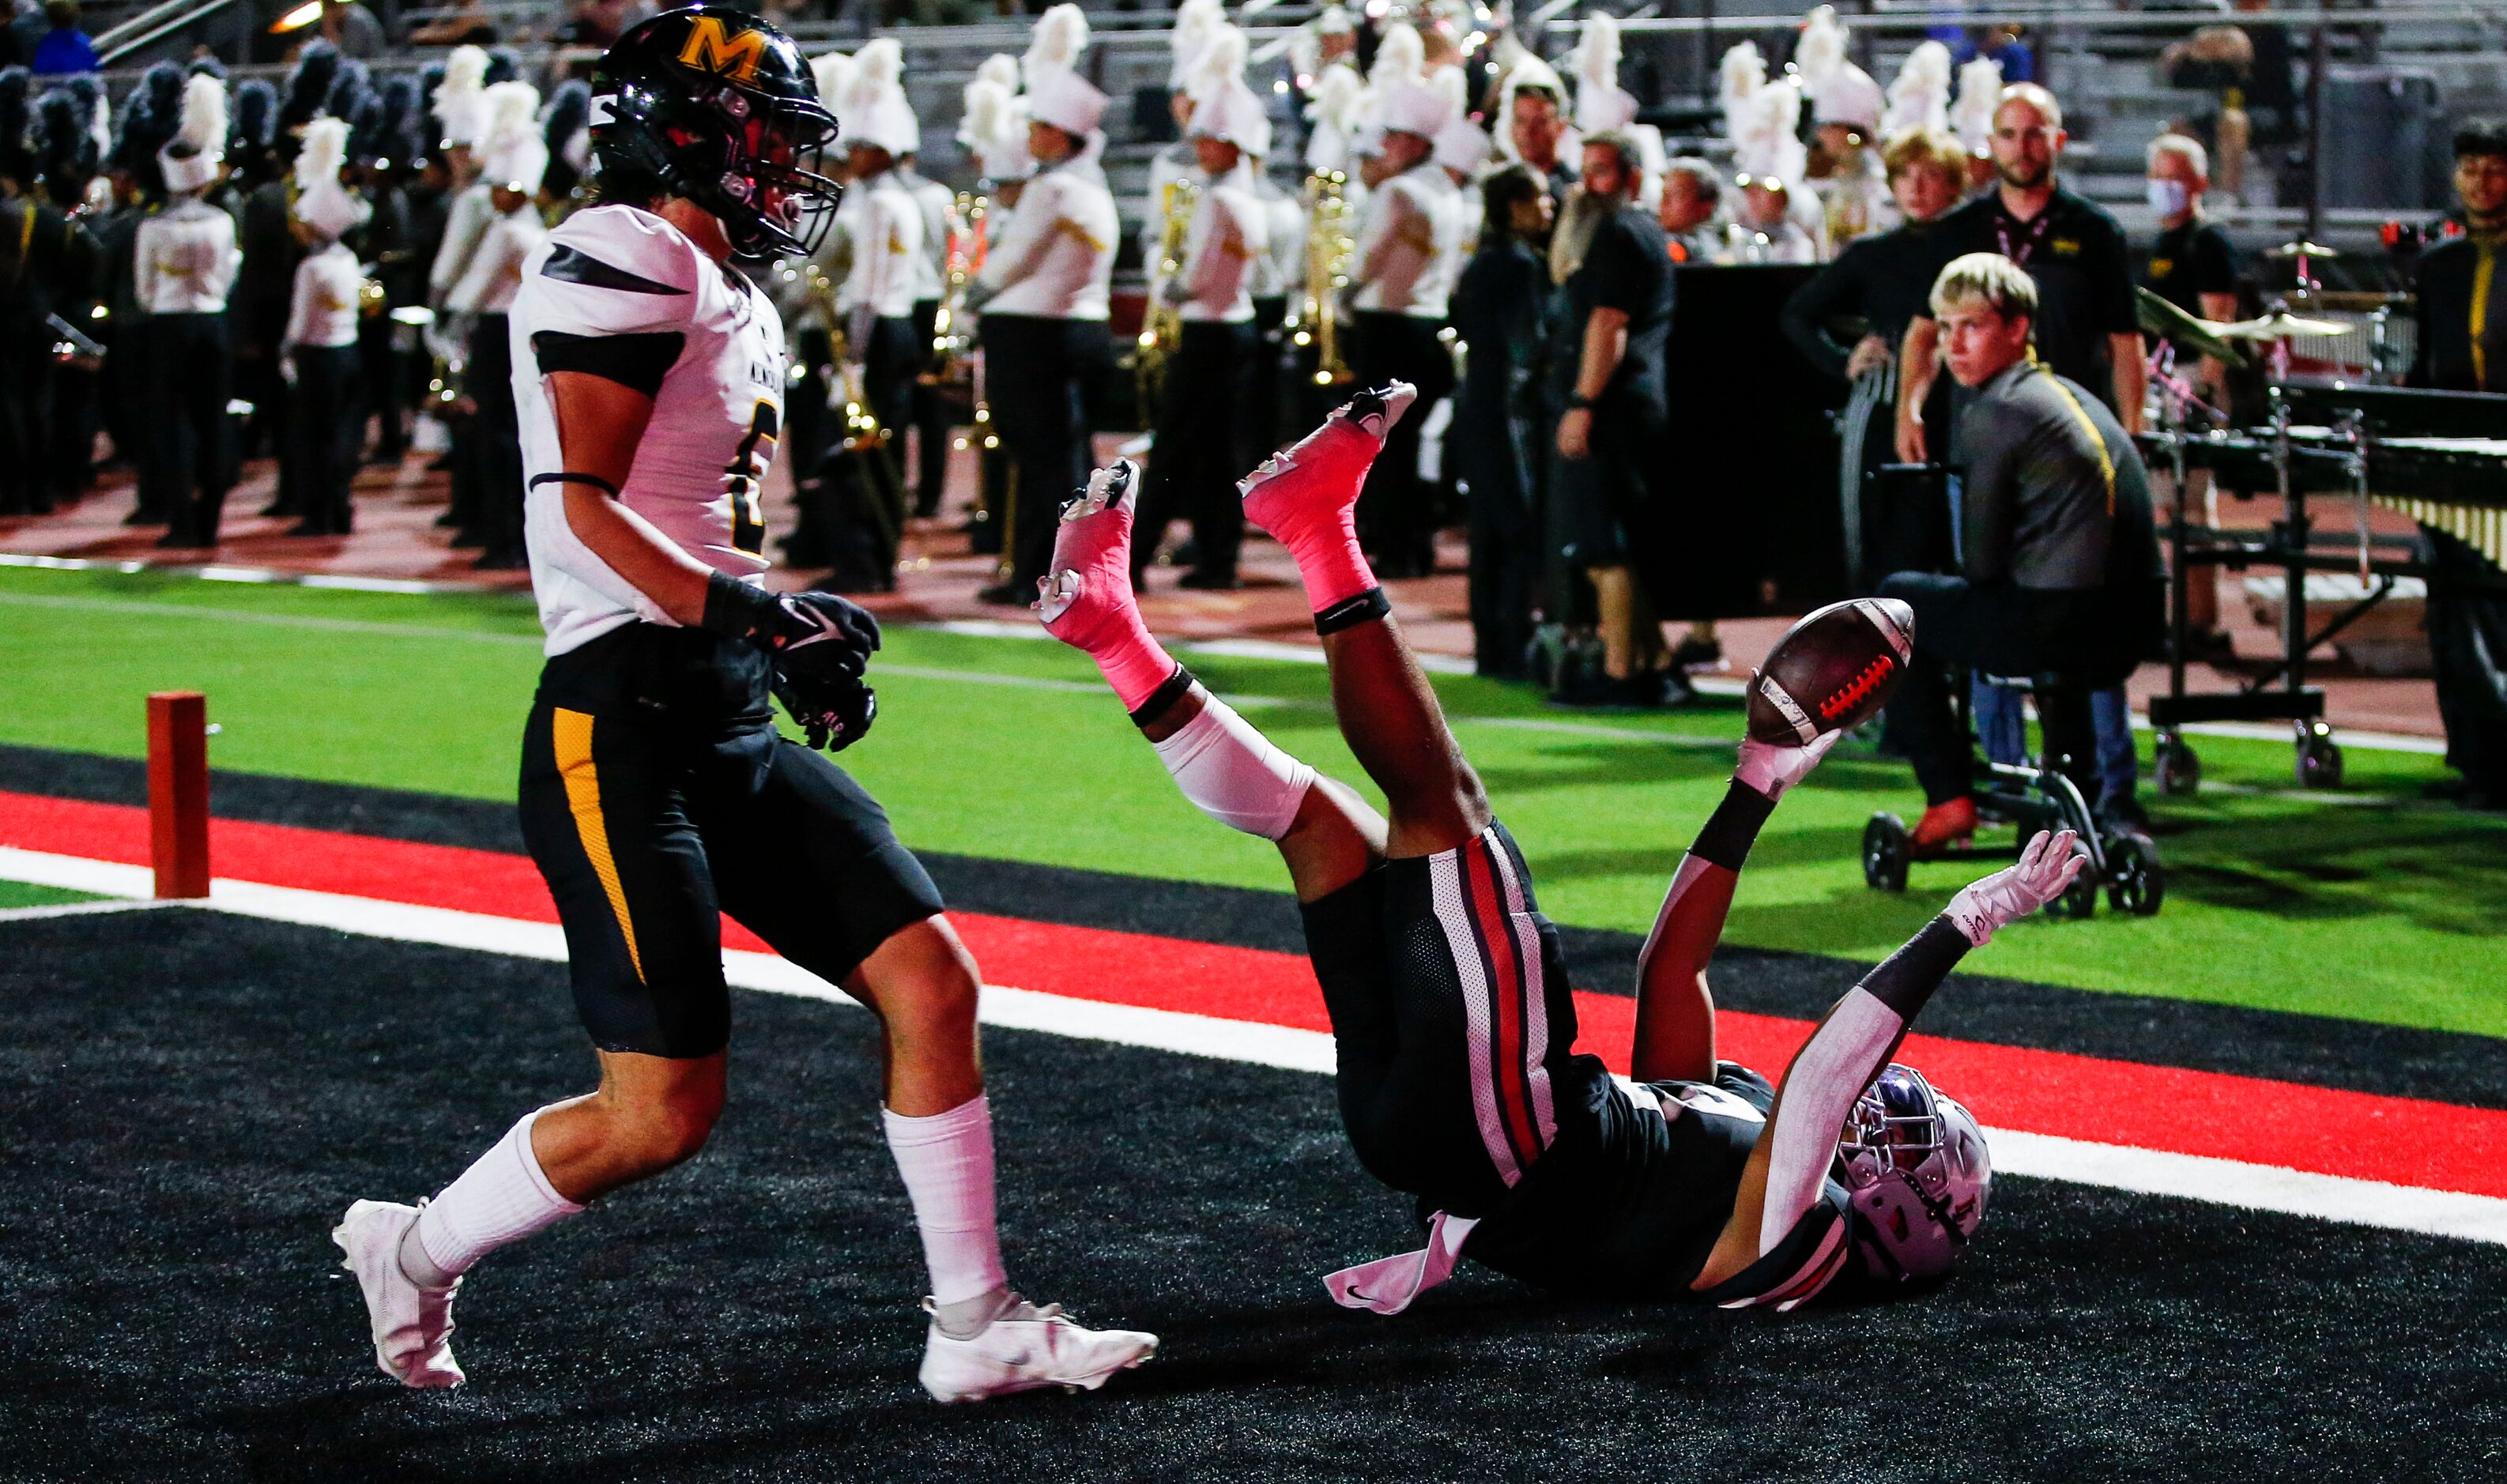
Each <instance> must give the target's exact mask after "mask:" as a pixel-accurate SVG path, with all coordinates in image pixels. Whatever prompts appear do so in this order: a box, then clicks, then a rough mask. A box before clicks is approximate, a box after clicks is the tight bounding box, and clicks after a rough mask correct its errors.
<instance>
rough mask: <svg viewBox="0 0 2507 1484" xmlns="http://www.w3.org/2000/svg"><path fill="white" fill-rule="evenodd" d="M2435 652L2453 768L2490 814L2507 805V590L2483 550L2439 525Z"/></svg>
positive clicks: (2431, 602) (2429, 535)
mask: <svg viewBox="0 0 2507 1484" xmlns="http://www.w3.org/2000/svg"><path fill="white" fill-rule="evenodd" d="M2420 537H2421V539H2422V540H2424V541H2426V542H2427V543H2428V549H2429V565H2430V567H2431V568H2432V570H2431V571H2430V573H2429V585H2428V632H2429V650H2430V654H2431V657H2432V658H2433V659H2434V660H2435V662H2436V666H2437V711H2438V716H2439V717H2440V718H2441V719H2442V720H2444V721H2445V723H2446V762H2447V766H2448V767H2450V768H2452V769H2453V770H2454V771H2455V772H2457V773H2460V774H2462V775H2463V778H2464V781H2465V782H2467V783H2469V784H2470V785H2471V786H2472V788H2473V790H2474V791H2475V792H2476V793H2478V794H2481V795H2484V796H2486V797H2485V799H2484V802H2486V803H2487V804H2488V805H2489V807H2490V808H2493V809H2495V808H2501V807H2507V592H2502V590H2501V589H2500V587H2499V582H2500V577H2499V572H2498V568H2497V567H2495V566H2492V565H2491V564H2490V562H2489V559H2488V558H2487V557H2484V556H2483V555H2482V554H2481V553H2480V551H2479V550H2478V549H2476V548H2474V547H2472V546H2470V545H2468V544H2466V543H2465V542H2463V541H2460V540H2457V539H2456V538H2455V537H2453V536H2451V535H2449V534H2447V533H2446V532H2445V531H2442V530H2438V529H2436V528H2434V527H2432V526H2427V525H2423V526H2421V527H2420Z"/></svg>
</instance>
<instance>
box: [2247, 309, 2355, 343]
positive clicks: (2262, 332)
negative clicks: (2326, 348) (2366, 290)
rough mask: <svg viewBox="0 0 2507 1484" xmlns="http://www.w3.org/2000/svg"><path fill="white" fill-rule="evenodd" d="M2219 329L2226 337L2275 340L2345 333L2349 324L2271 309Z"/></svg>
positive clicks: (2307, 338) (2317, 337) (2309, 338)
mask: <svg viewBox="0 0 2507 1484" xmlns="http://www.w3.org/2000/svg"><path fill="white" fill-rule="evenodd" d="M2218 329H2219V332H2220V334H2221V335H2222V336H2224V337H2226V338H2227V339H2229V340H2250V341H2275V340H2317V339H2320V338H2322V337H2324V336H2327V335H2343V334H2347V333H2348V332H2349V330H2350V327H2349V326H2348V325H2345V324H2343V323H2342V322H2341V321H2339V320H2333V319H2301V318H2299V317H2298V316H2297V315H2295V314H2292V313H2291V312H2290V311H2289V310H2287V309H2274V310H2272V311H2271V313H2269V314H2266V315H2264V316H2263V317H2262V318H2260V319H2241V320H2238V321H2237V322H2236V323H2234V324H2228V325H2221V326H2219V327H2218Z"/></svg>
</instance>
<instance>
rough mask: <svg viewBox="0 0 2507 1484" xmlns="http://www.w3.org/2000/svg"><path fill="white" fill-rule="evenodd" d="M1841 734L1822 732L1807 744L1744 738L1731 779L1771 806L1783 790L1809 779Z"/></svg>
mask: <svg viewBox="0 0 2507 1484" xmlns="http://www.w3.org/2000/svg"><path fill="white" fill-rule="evenodd" d="M1844 735H1845V734H1844V733H1843V732H1842V731H1836V732H1823V733H1821V734H1820V735H1819V736H1818V737H1817V738H1814V739H1813V740H1812V741H1811V742H1809V744H1808V745H1801V744H1798V743H1795V742H1759V741H1757V740H1756V739H1754V738H1750V737H1746V736H1745V737H1743V738H1742V739H1741V763H1740V766H1739V767H1737V768H1734V769H1733V770H1732V777H1733V778H1736V779H1738V780H1739V781H1741V782H1744V783H1747V784H1749V785H1750V786H1751V787H1752V788H1755V789H1757V790H1758V791H1759V792H1761V793H1762V794H1765V795H1766V796H1767V802H1768V803H1770V804H1773V803H1775V802H1776V801H1777V800H1779V799H1782V798H1783V797H1784V796H1785V790H1786V789H1788V788H1791V787H1793V786H1794V785H1795V784H1796V783H1798V782H1800V781H1801V780H1802V779H1804V778H1808V777H1810V771H1811V770H1812V769H1813V768H1816V767H1818V766H1819V760H1820V759H1821V758H1823V757H1826V756H1828V749H1829V748H1831V747H1834V746H1835V745H1836V740H1837V739H1838V738H1840V737H1843V736H1844Z"/></svg>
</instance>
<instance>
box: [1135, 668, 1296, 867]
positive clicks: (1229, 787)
mask: <svg viewBox="0 0 2507 1484" xmlns="http://www.w3.org/2000/svg"><path fill="white" fill-rule="evenodd" d="M1152 745H1154V746H1155V747H1156V748H1157V749H1158V761H1160V762H1162V763H1164V764H1166V765H1167V772H1169V773H1171V774H1173V775H1174V776H1175V780H1176V786H1177V787H1178V788H1181V789H1182V790H1183V796H1184V797H1185V798H1187V799H1190V800H1191V801H1192V802H1193V804H1194V805H1195V806H1196V807H1197V808H1199V809H1200V811H1201V812H1202V813H1203V814H1208V815H1210V817H1212V818H1214V819H1216V820H1217V821H1218V822H1219V823H1221V824H1224V825H1226V826H1227V827H1228V828H1229V829H1236V830H1243V831H1244V832H1245V833H1247V834H1249V835H1259V836H1261V837H1262V838H1263V839H1265V840H1277V839H1279V838H1280V837H1281V836H1283V835H1285V834H1287V833H1288V832H1289V827H1290V825H1292V824H1295V823H1296V822H1297V806H1298V805H1300V804H1302V803H1304V802H1305V798H1306V789H1307V788H1308V787H1309V786H1310V785H1312V784H1313V782H1314V780H1315V770H1314V769H1312V768H1310V767H1308V766H1306V765H1305V764H1304V763H1301V762H1298V761H1297V760H1296V759H1295V758H1293V757H1290V755H1289V754H1288V753H1286V752H1283V751H1281V750H1280V748H1279V747H1278V746H1277V745H1275V744H1274V743H1273V742H1272V741H1271V739H1269V738H1267V737H1265V736H1263V735H1262V734H1261V733H1260V732H1258V731H1256V730H1254V728H1253V723H1251V722H1249V721H1247V720H1246V719H1245V718H1244V717H1242V716H1239V715H1237V714H1236V709H1235V707H1233V706H1229V705H1228V704H1227V703H1226V702H1224V701H1221V700H1219V699H1218V698H1217V697H1216V696H1213V697H1211V698H1209V699H1208V700H1207V701H1206V702H1204V703H1203V705H1202V708H1201V714H1200V715H1198V716H1195V717H1194V718H1193V719H1192V720H1190V721H1187V722H1185V723H1184V724H1183V725H1182V726H1181V727H1179V728H1177V729H1176V732H1175V735H1174V736H1172V737H1169V738H1168V739H1166V740H1165V741H1164V742H1155V743H1152Z"/></svg>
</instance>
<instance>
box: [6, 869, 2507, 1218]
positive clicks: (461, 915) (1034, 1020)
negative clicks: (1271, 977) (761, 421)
mask: <svg viewBox="0 0 2507 1484" xmlns="http://www.w3.org/2000/svg"><path fill="white" fill-rule="evenodd" d="M0 880H9V881H23V882H32V883H35V884H36V885H39V886H48V887H64V888H67V889H70V890H77V891H93V892H98V893H101V894H107V895H120V896H125V897H137V896H141V895H144V894H145V893H146V892H147V891H148V890H149V889H150V887H151V882H152V880H153V878H152V877H151V875H150V873H149V871H148V869H147V868H146V867H144V866H131V865H121V864H117V863H114V862H111V861H100V860H89V859H86V858H84V857H82V856H75V855H57V854H50V853H46V852H42V851H20V850H16V849H12V848H8V847H0ZM205 905H206V906H207V907H208V908H209V909H211V910H213V911H219V912H229V913H234V914H236V916H239V917H249V918H259V919H262V920H264V921H268V922H277V923H300V924H302V925H305V926H309V927H328V928H333V929H336V930H338V931H341V932H353V933H358V934H361V935H363V936H367V937H379V938H390V939H393V940H396V941H399V942H404V943H428V944H435V945H439V946H442V947H446V948H461V949H471V950H475V951H478V952H482V953H491V954H505V955H508V956H511V957H514V958H522V959H541V960H543V961H547V962H552V963H562V962H563V961H564V960H565V934H564V932H563V929H561V928H559V927H558V926H557V925H556V924H555V923H525V922H519V921H516V920H513V919H510V918H497V917H489V916H486V915H483V914H480V913H471V912H454V911H450V910H447V909H445V908H441V907H415V906H410V905H407V904H405V903H399V902H382V901H375V900H372V899H369V898H365V897H354V896H341V895H335V894H333V893H330V892H324V891H304V890H298V889H296V888H294V887H271V886H264V885H261V884H259V883H256V882H239V881H227V880H219V881H216V882H213V883H211V885H210V894H209V899H208V901H207V903H206V904H205ZM722 958H723V973H724V977H725V978H727V979H728V980H729V981H730V982H731V983H733V984H735V985H738V986H740V987H741V988H743V989H748V990H755V991H761V992H764V993H767V994H775V995H798V996H801V997H804V998H809V999H817V1000H823V1001H825V1002H827V1003H830V1004H843V1005H850V1004H853V1003H854V1000H853V999H852V998H851V997H850V996H848V995H846V994H845V993H844V992H843V991H841V990H839V989H837V988H836V987H835V986H833V985H831V984H829V983H827V982H826V981H825V980H823V979H820V978H818V977H817V976H816V975H814V974H811V973H809V972H807V971H806V970H803V969H800V968H797V967H795V966H794V965H792V964H790V963H787V962H785V961H784V960H783V959H780V958H777V957H776V956H774V955H772V954H759V953H747V952H743V951H740V950H726V951H725V952H724V953H723V956H722ZM981 1015H982V1019H983V1021H984V1023H985V1024H986V1025H993V1026H1001V1027H1005V1028H1008V1029H1013V1030H1020V1031H1037V1032H1044V1033H1046V1034H1049V1035H1064V1036H1072V1037H1074V1038H1077V1039H1082V1040H1095V1041H1110V1042H1115V1043H1118V1044H1121V1045H1126V1046H1140V1047H1145V1048H1148V1049H1150V1050H1155V1051H1166V1052H1173V1053H1177V1054H1180V1055H1184V1056H1199V1057H1209V1058H1212V1059H1214V1060H1217V1061H1226V1062H1241V1063H1249V1064H1252V1065H1253V1066H1259V1067H1276V1068H1285V1069H1288V1070H1290V1071H1304V1072H1312V1073H1315V1074H1318V1075H1326V1076H1327V1075H1329V1074H1330V1073H1331V1070H1332V1066H1333V1058H1332V1041H1331V1037H1330V1036H1328V1035H1326V1034H1324V1033H1323V1032H1317V1031H1297V1030H1291V1029H1289V1028H1287V1027H1282V1026H1266V1025H1260V1024H1256V1023H1252V1022H1246V1021H1232V1020H1220V1019H1217V1018H1215V1017H1212V1016H1204V1015H1190V1014H1185V1013H1182V1012H1180V1011H1175V1010H1157V1009H1149V1008H1145V1007H1143V1006H1139V1005H1116V1004H1106V1003H1103V1002H1100V1001H1097V1000H1088V999H1074V998H1072V997H1070V996H1067V995H1046V994H1040V993H1037V992H1035V991H1033V990H1021V989H1015V988H1012V987H1009V986H1004V985H986V986H985V987H984V993H983V999H982V1005H981ZM1987 1134H1988V1135H1989V1137H1990V1138H1991V1140H1992V1144H1993V1162H1994V1166H1995V1168H1996V1169H1997V1170H1999V1171H2001V1172H2002V1173H2004V1174H2008V1175H2025V1176H2042V1177H2044V1178H2047V1179H2057V1180H2068V1181H2071V1182H2073V1183H2076V1184H2085V1185H2102V1186H2107V1187H2110V1188H2113V1189H2118V1190H2131V1191H2139V1192H2143V1193H2146V1194H2152V1195H2166V1196H2177V1197H2182V1198H2184V1199H2187V1200H2196V1201H2208V1202H2211V1203H2213V1204H2217V1205H2225V1206H2237V1207H2244V1208H2248V1209H2251V1210H2256V1211H2273V1212H2284V1213H2289V1214H2292V1215H2301V1216H2313V1217H2317V1218H2320V1219H2323V1220H2329V1221H2343V1222H2348V1223H2351V1224H2353V1225H2360V1226H2375V1227H2382V1228H2385V1229H2387V1230H2392V1231H2408V1232H2422V1233H2427V1234H2429V1235H2432V1236H2440V1237H2452V1238H2457V1239H2460V1240H2463V1241H2467V1242H2486V1243H2491V1244H2495V1245H2499V1246H2507V1200H2499V1199H2496V1198H2494V1197H2490V1196H2478V1195H2465V1194H2461V1193H2458V1192H2454V1191H2445V1190H2425V1189H2421V1188H2418V1187H2416V1186H2406V1185H2393V1184H2387V1183H2385V1182H2382V1181H2379V1180H2363V1179H2353V1178H2348V1177H2346V1176H2331V1175H2317V1174H2311V1173H2308V1172H2306V1171H2299V1170H2284V1169H2279V1168H2275V1167H2272V1166H2266V1165H2250V1164H2245V1163H2242V1162H2239V1161H2236V1160H2226V1159H2212V1158H2206V1157H2203V1156H2199V1155H2192V1154H2176V1153H2169V1152H2166V1151H2163V1150H2154V1149H2136V1148H2129V1147H2125V1146H2122V1145H2116V1144H2101V1143H2090V1142H2087V1141H2084V1140H2073V1139H2062V1138H2056V1137H2054V1136H2052V1135H2045V1134H2026V1133H2020V1132H2017V1131H2015V1130H2008V1129H1990V1130H1987Z"/></svg>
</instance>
